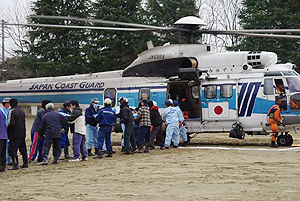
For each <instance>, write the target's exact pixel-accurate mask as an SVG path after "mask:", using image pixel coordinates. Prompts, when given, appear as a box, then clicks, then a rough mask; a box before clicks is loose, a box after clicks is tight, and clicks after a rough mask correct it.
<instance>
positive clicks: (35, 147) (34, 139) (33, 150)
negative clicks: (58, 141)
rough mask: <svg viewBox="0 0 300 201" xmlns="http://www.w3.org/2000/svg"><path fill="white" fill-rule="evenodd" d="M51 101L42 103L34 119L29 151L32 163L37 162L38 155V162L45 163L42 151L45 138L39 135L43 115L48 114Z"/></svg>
mask: <svg viewBox="0 0 300 201" xmlns="http://www.w3.org/2000/svg"><path fill="white" fill-rule="evenodd" d="M50 102H51V101H50V100H47V99H45V100H42V102H41V108H40V109H39V111H38V112H37V114H36V115H35V117H34V121H33V124H32V127H31V145H30V149H29V159H28V160H29V162H32V161H34V160H35V158H36V156H37V155H38V159H37V161H38V162H42V161H43V156H42V149H43V142H44V138H43V137H42V136H40V135H39V133H40V125H41V120H42V117H43V115H44V114H45V113H46V105H47V104H48V103H50Z"/></svg>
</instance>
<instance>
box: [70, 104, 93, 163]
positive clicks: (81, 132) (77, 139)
mask: <svg viewBox="0 0 300 201" xmlns="http://www.w3.org/2000/svg"><path fill="white" fill-rule="evenodd" d="M71 110H72V113H71V116H70V117H68V121H69V123H70V124H73V125H72V127H71V132H72V133H73V153H74V157H73V159H72V160H70V162H78V161H80V160H79V156H80V154H81V156H82V160H83V161H85V160H87V159H88V158H87V151H86V147H85V132H86V129H85V121H84V116H83V114H82V109H81V108H80V106H79V103H78V101H77V100H72V101H71Z"/></svg>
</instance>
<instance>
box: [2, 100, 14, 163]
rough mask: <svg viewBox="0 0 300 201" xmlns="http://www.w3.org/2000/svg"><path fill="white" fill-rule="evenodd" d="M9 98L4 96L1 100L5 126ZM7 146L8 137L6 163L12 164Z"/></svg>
mask: <svg viewBox="0 0 300 201" xmlns="http://www.w3.org/2000/svg"><path fill="white" fill-rule="evenodd" d="M9 100H10V98H4V99H3V101H2V105H3V108H2V112H3V114H5V116H6V128H7V119H8V113H9V110H10V104H9ZM6 130H7V129H6ZM6 132H7V131H6ZM8 147H9V139H7V141H6V165H13V162H12V158H11V157H10V155H9V154H8Z"/></svg>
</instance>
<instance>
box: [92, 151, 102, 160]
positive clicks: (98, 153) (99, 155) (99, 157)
mask: <svg viewBox="0 0 300 201" xmlns="http://www.w3.org/2000/svg"><path fill="white" fill-rule="evenodd" d="M94 158H95V159H101V158H103V154H102V151H101V150H98V152H97V154H96V156H94Z"/></svg>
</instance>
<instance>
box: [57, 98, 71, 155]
mask: <svg viewBox="0 0 300 201" xmlns="http://www.w3.org/2000/svg"><path fill="white" fill-rule="evenodd" d="M58 113H60V114H61V115H63V116H66V117H68V116H70V114H71V102H70V101H66V102H64V104H63V107H62V108H61V109H60V110H59V111H58ZM61 129H62V133H61V138H60V142H59V148H60V149H61V150H60V152H62V150H64V155H65V157H64V158H63V157H62V156H60V158H59V160H63V159H70V158H72V156H70V154H69V146H70V140H69V137H68V134H69V130H70V125H69V124H66V123H62V124H61Z"/></svg>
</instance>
